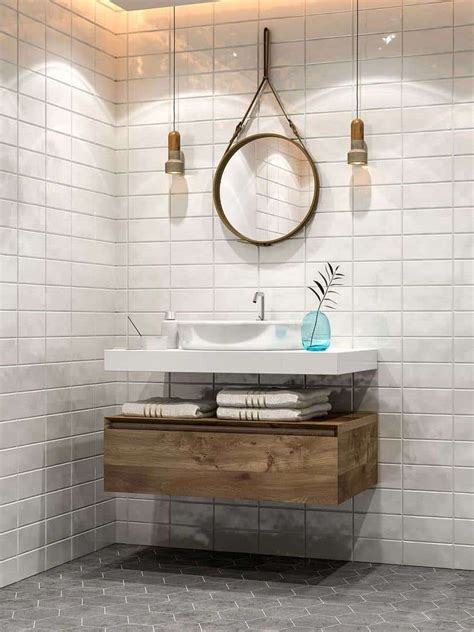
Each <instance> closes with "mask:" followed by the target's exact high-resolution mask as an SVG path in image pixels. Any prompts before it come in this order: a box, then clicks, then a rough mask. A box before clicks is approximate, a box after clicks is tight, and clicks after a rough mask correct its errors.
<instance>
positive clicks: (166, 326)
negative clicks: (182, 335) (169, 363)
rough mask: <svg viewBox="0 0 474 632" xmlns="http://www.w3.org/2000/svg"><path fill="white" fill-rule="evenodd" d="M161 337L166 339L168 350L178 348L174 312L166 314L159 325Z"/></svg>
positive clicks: (176, 322) (176, 323)
mask: <svg viewBox="0 0 474 632" xmlns="http://www.w3.org/2000/svg"><path fill="white" fill-rule="evenodd" d="M161 335H162V336H167V338H168V349H177V348H178V321H177V320H176V316H175V313H174V312H166V316H165V319H164V321H163V322H162V324H161Z"/></svg>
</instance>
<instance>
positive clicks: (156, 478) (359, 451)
mask: <svg viewBox="0 0 474 632" xmlns="http://www.w3.org/2000/svg"><path fill="white" fill-rule="evenodd" d="M104 458H105V488H106V490H107V491H114V492H131V493H150V494H156V493H160V494H171V495H186V496H204V497H221V498H243V499H249V500H270V501H279V502H293V503H294V502H297V503H322V504H339V503H341V502H343V501H344V500H346V499H347V498H349V497H351V496H353V495H354V494H356V493H359V492H360V491H362V490H363V489H367V487H369V486H371V485H373V484H375V483H376V481H377V418H376V415H373V414H370V413H357V414H354V415H344V416H339V417H334V418H332V419H331V420H325V421H324V422H321V421H316V420H315V421H311V422H277V423H276V424H275V422H269V423H265V422H258V423H257V424H255V422H237V424H236V423H235V422H234V423H232V422H231V423H229V422H226V421H223V420H209V419H205V420H204V419H203V420H179V419H173V420H149V419H145V418H139V417H137V418H129V417H121V416H120V417H109V418H107V419H106V428H105V449H104Z"/></svg>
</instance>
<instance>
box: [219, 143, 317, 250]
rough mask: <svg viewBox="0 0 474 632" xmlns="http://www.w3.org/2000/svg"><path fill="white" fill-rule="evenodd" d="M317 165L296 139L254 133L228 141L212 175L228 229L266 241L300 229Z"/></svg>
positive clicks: (310, 207)
mask: <svg viewBox="0 0 474 632" xmlns="http://www.w3.org/2000/svg"><path fill="white" fill-rule="evenodd" d="M318 195H319V178H318V172H317V169H316V165H315V164H314V161H313V159H312V158H311V156H310V154H309V153H308V151H307V150H306V149H305V147H303V146H302V145H301V144H300V143H299V142H297V141H295V140H291V139H289V138H286V137H285V136H281V135H280V134H256V135H254V136H248V137H247V138H245V139H244V140H242V141H240V142H238V143H236V144H235V145H233V146H232V147H231V148H230V149H229V150H228V151H227V152H226V153H225V154H224V156H223V158H222V160H221V162H220V163H219V165H218V167H217V171H216V175H215V178H214V203H215V205H216V209H217V212H218V214H219V217H220V218H221V220H222V221H223V222H224V224H225V225H226V226H227V228H228V229H229V230H231V231H232V232H233V233H234V234H235V235H237V236H238V237H240V238H241V239H245V240H246V241H249V242H251V243H252V244H257V245H262V246H264V245H265V246H268V245H270V244H274V243H276V242H278V241H282V240H283V239H287V238H288V237H291V235H294V234H295V233H296V232H297V231H298V230H300V229H301V228H302V227H303V226H304V225H305V224H306V222H307V221H308V220H309V219H310V217H311V216H312V215H313V213H314V212H315V210H316V206H317V204H318Z"/></svg>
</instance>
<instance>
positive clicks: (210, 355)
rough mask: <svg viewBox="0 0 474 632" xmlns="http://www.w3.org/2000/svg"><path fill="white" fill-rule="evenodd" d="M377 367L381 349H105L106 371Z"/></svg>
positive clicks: (335, 371) (313, 371)
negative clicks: (378, 350)
mask: <svg viewBox="0 0 474 632" xmlns="http://www.w3.org/2000/svg"><path fill="white" fill-rule="evenodd" d="M376 368H377V349H365V348H361V349H343V348H337V347H336V348H330V349H328V350H327V351H304V350H303V349H301V350H297V351H198V350H193V351H189V350H184V349H166V350H143V349H139V350H128V349H109V350H107V351H105V370H106V371H143V372H145V373H147V372H152V371H157V372H165V373H168V372H169V373H264V374H273V375H295V374H296V375H298V374H299V375H343V374H344V373H357V372H358V371H372V370H375V369H376Z"/></svg>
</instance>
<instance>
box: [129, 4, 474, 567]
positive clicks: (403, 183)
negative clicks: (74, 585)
mask: <svg viewBox="0 0 474 632" xmlns="http://www.w3.org/2000/svg"><path fill="white" fill-rule="evenodd" d="M352 5H353V2H352V1H351V0H331V1H330V2H329V1H328V0H298V1H297V2H294V1H293V2H289V0H246V1H245V2H243V1H242V0H233V1H232V0H231V1H228V2H225V3H219V4H204V5H200V6H199V7H193V8H186V7H183V8H179V9H178V10H177V27H178V30H177V37H178V50H179V55H178V60H177V61H178V73H179V82H178V85H179V97H180V98H179V104H178V112H179V119H180V121H181V123H180V129H181V132H182V137H183V143H184V151H185V154H186V161H187V162H186V176H185V178H184V179H175V180H169V179H167V178H166V177H165V176H164V175H163V165H164V160H165V147H166V133H167V130H168V126H169V120H170V107H169V106H170V103H169V91H170V89H171V79H170V77H169V70H168V69H169V53H170V50H171V46H172V44H171V43H170V37H169V35H170V33H169V26H170V24H171V23H172V22H171V13H170V11H169V10H167V9H160V10H153V11H145V12H136V13H130V14H129V16H128V24H126V23H125V22H123V23H122V35H121V36H120V40H121V42H122V43H123V46H124V48H123V49H122V54H123V57H119V59H118V69H119V71H118V75H117V79H118V95H119V98H118V100H119V102H120V103H119V106H118V120H117V125H118V132H119V137H120V139H121V146H120V149H121V151H120V161H119V163H118V172H119V175H118V178H119V190H120V192H121V198H122V199H121V204H120V207H121V209H123V216H122V219H121V220H119V221H120V223H123V228H122V229H121V230H120V235H121V236H122V237H121V239H122V240H123V244H124V248H123V249H121V251H120V252H121V264H122V269H121V274H120V281H119V282H120V284H121V288H122V290H123V293H122V295H123V307H124V308H126V309H129V310H130V312H132V313H133V315H134V318H135V319H136V321H137V324H138V325H139V327H141V328H142V329H143V330H144V331H146V333H148V334H153V333H158V332H159V330H160V321H161V319H162V317H163V314H164V311H165V310H167V309H170V308H171V309H174V310H176V311H177V312H178V315H179V317H182V318H192V317H195V316H198V317H210V318H214V317H215V318H246V317H251V318H253V317H254V315H255V313H254V308H253V305H252V304H251V297H252V294H253V292H254V291H255V289H257V288H260V289H263V290H265V292H266V296H267V305H268V312H269V317H277V318H284V317H288V316H297V317H299V316H301V315H302V314H303V313H304V311H305V309H309V308H310V306H311V295H310V293H309V292H307V291H306V290H305V289H304V283H305V279H306V281H307V280H309V279H311V278H313V277H312V276H311V275H312V274H313V272H314V270H315V269H317V267H318V266H319V265H320V264H321V262H323V261H325V260H326V259H330V260H332V261H336V262H339V263H341V265H342V267H343V269H344V271H345V272H346V275H347V287H346V288H345V291H344V295H343V297H342V299H341V302H340V308H339V310H338V312H337V313H335V314H333V315H332V316H333V318H332V320H333V330H334V335H335V337H337V338H340V339H343V340H346V341H351V340H352V341H354V343H356V344H359V343H360V344H364V343H366V342H367V341H368V340H374V341H375V342H376V343H377V344H379V345H380V347H381V348H382V351H381V360H382V362H381V364H380V368H379V371H378V373H377V374H374V375H360V376H356V377H355V379H354V381H352V379H351V378H350V377H347V378H344V379H342V380H328V379H325V380H324V382H325V383H328V382H329V383H330V384H334V386H337V387H338V389H339V390H338V393H337V394H336V395H335V397H334V404H335V407H336V408H337V409H340V410H343V409H347V408H350V407H351V405H353V406H354V407H355V408H359V409H363V408H368V409H374V410H378V412H379V415H380V434H381V437H380V455H381V456H380V458H381V463H380V483H379V485H378V487H377V489H375V490H370V491H367V492H365V493H363V494H361V495H360V496H359V497H357V498H355V499H354V500H353V501H350V502H347V503H345V504H344V505H343V506H341V507H332V508H331V507H306V508H305V507H303V506H294V507H292V506H290V507H287V506H274V505H273V504H272V503H260V504H259V503H253V502H245V501H244V500H242V501H241V502H232V503H229V502H226V501H224V500H221V499H214V500H213V499H208V500H203V499H191V498H180V499H171V503H169V501H170V499H168V498H163V499H161V498H160V499H152V498H150V497H143V498H141V497H140V498H139V499H131V498H126V497H120V498H119V499H118V501H117V502H118V505H117V511H118V513H117V520H118V533H117V538H118V539H119V540H122V541H127V542H134V543H149V542H156V543H160V544H163V543H165V544H168V543H170V544H172V545H180V546H197V547H204V548H212V547H215V548H219V549H231V550H245V551H261V552H271V553H281V554H289V555H304V554H307V555H315V556H321V557H324V556H327V557H336V558H342V559H350V558H352V559H356V560H370V561H377V562H389V563H406V564H429V565H431V564H437V565H441V566H458V567H470V568H472V567H474V549H473V548H472V538H471V537H470V536H469V533H470V531H472V530H473V529H474V523H473V522H472V519H473V514H472V510H471V509H472V506H473V505H474V498H473V497H472V495H470V494H471V493H472V492H473V484H472V483H473V479H472V469H471V468H472V466H473V462H472V454H474V445H473V444H472V441H473V436H474V435H473V430H472V429H473V428H474V417H473V412H474V406H473V399H472V390H470V389H471V388H472V375H473V369H472V363H473V361H474V356H473V346H472V335H473V331H472V322H473V319H472V311H473V307H474V304H473V296H472V281H473V269H474V266H473V263H472V255H473V250H474V246H473V241H472V226H473V224H472V220H473V217H472V205H473V204H472V203H473V198H472V191H473V189H472V173H473V171H472V154H473V148H474V139H473V136H472V127H473V121H474V116H473V104H472V101H473V98H472V67H473V66H472V42H473V39H472V24H473V23H474V10H473V7H472V3H469V2H466V1H465V0H441V1H437V2H434V1H433V2H431V1H430V0H428V1H426V0H410V1H407V0H405V1H403V2H402V0H388V1H387V0H383V1H379V0H370V2H369V1H367V2H362V3H361V9H362V11H361V16H360V27H361V33H362V36H361V41H360V52H361V59H362V65H361V73H362V82H363V87H362V91H361V99H362V108H363V112H362V113H363V118H364V120H365V123H366V130H367V142H368V145H369V156H370V164H369V166H368V167H367V168H366V169H363V170H353V169H351V168H350V167H348V166H347V164H346V152H347V149H348V145H349V139H348V133H349V124H350V120H351V118H352V116H353V114H354V112H353V107H354V90H353V80H354V74H355V73H354V70H355V69H354V64H353V61H352V59H353V51H354V39H353V15H352V9H353V6H352ZM264 26H269V27H270V29H271V32H272V40H273V47H272V73H273V79H274V83H275V85H276V87H277V89H278V90H279V91H280V92H281V96H282V99H283V101H284V102H285V105H286V106H287V108H288V110H289V111H290V112H291V114H292V116H293V118H294V120H295V122H296V124H297V125H298V126H299V128H300V130H301V131H302V132H303V134H304V135H305V136H306V138H307V139H308V145H309V147H310V148H311V150H312V152H313V153H314V156H315V158H316V160H317V163H318V167H319V170H320V174H321V181H322V191H321V197H320V203H319V207H318V211H317V214H316V217H315V219H314V221H313V222H312V223H311V225H310V226H308V227H307V228H306V230H305V232H304V233H301V234H299V235H298V236H297V237H295V238H294V239H292V240H291V241H289V242H287V243H283V244H281V245H277V246H274V247H272V248H270V249H268V248H267V249H260V250H258V249H256V248H255V247H253V246H250V245H247V244H243V243H240V242H239V241H236V240H235V239H234V238H233V236H232V235H230V234H229V233H228V232H227V231H226V230H225V229H224V228H223V227H222V225H221V224H220V222H219V221H218V220H217V219H216V216H215V213H214V211H213V205H212V199H211V181H212V167H213V166H215V165H216V164H217V162H218V160H219V158H220V156H221V155H222V151H223V149H224V147H225V143H226V142H227V140H228V138H229V137H230V135H231V133H232V130H233V128H234V126H235V124H236V123H237V121H238V120H239V117H241V116H242V114H243V112H244V111H245V108H246V106H247V104H248V102H249V100H250V98H251V97H252V95H253V91H254V90H255V87H256V85H257V79H258V74H259V71H261V52H262V46H261V44H262V33H263V28H264ZM125 46H127V47H128V48H127V49H125ZM260 114H261V117H260V118H259V119H258V121H256V122H255V123H254V126H253V129H254V130H272V131H280V130H284V131H285V133H286V132H287V130H286V129H285V126H284V123H283V121H282V120H281V118H280V117H279V116H278V111H277V110H276V109H275V107H274V104H273V102H272V100H271V99H270V98H265V99H264V101H263V103H262V106H261V109H260ZM127 150H128V151H127ZM152 289H154V290H155V291H154V292H151V290H152ZM122 333H123V335H126V334H128V335H129V336H132V335H133V332H132V331H128V332H127V331H126V330H125V328H123V329H122ZM131 342H132V343H133V340H132V341H131ZM150 380H152V381H153V382H154V383H151V384H150ZM292 381H293V382H294V383H296V384H302V383H304V376H295V377H294V379H293V380H292ZM321 381H322V380H320V379H318V378H317V377H311V378H308V382H311V383H320V382H321ZM257 382H260V383H266V382H268V383H279V382H280V380H279V379H276V378H274V377H270V376H266V377H263V376H261V377H259V376H254V375H249V376H232V375H227V376H219V375H217V376H199V375H189V376H180V377H177V376H175V377H173V378H172V379H171V381H170V382H167V381H166V380H164V376H161V375H140V376H136V375H135V376H130V377H129V381H128V384H129V396H130V397H138V396H141V395H144V394H151V393H161V392H164V393H167V392H170V393H171V394H175V395H200V394H202V393H204V392H207V391H210V390H216V389H217V388H219V387H220V385H222V384H223V383H236V384H238V383H257ZM229 505H231V506H232V511H228V509H229Z"/></svg>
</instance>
